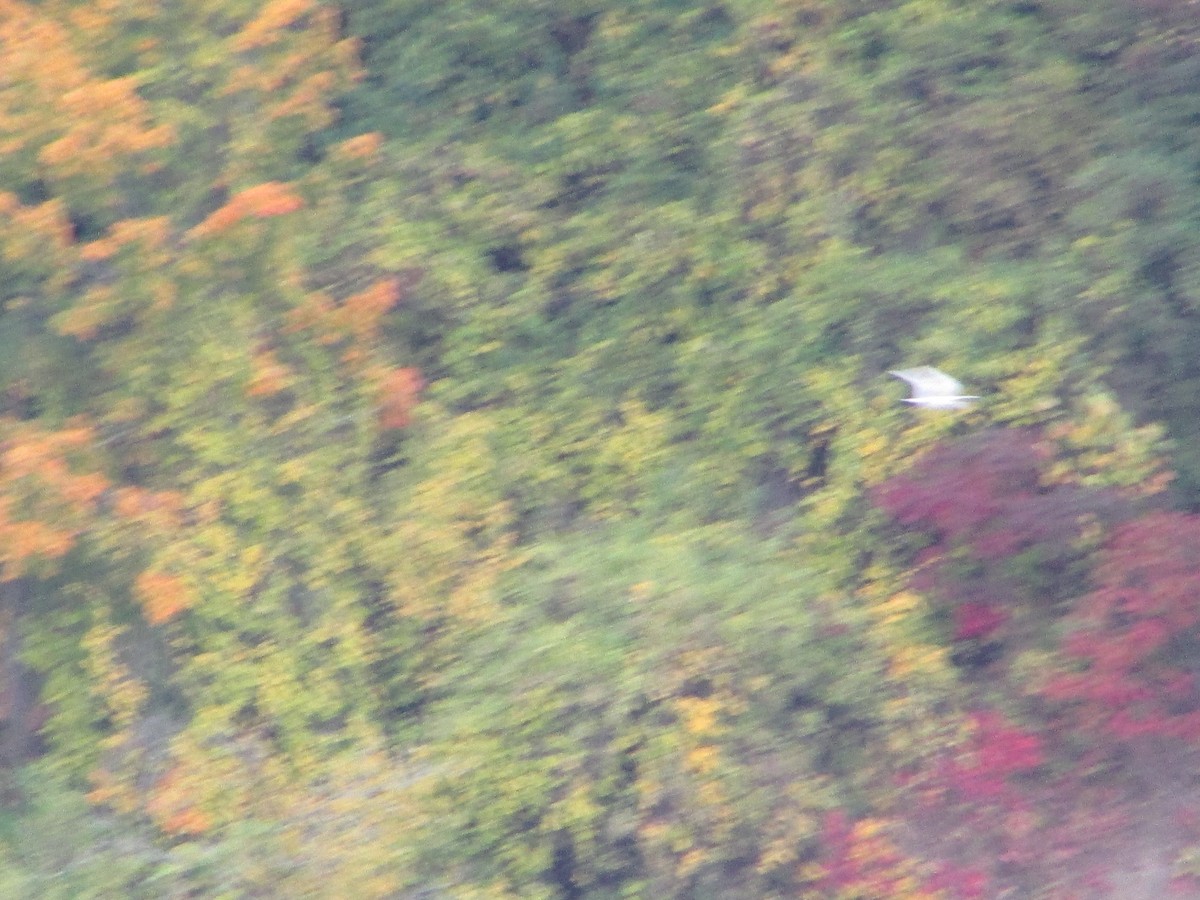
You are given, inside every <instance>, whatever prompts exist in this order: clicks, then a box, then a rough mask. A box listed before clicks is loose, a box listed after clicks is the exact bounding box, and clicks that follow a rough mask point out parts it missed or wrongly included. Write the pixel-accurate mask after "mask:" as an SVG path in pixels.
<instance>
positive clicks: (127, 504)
mask: <svg viewBox="0 0 1200 900" xmlns="http://www.w3.org/2000/svg"><path fill="white" fill-rule="evenodd" d="M112 510H113V512H115V513H116V514H117V515H118V516H120V517H121V518H123V519H128V520H130V521H136V522H146V523H148V524H155V525H159V526H161V527H164V528H168V529H175V528H178V527H179V526H180V525H181V524H182V522H183V495H182V494H179V493H177V492H175V491H148V490H146V489H145V488H140V487H120V488H117V489H116V490H114V491H113V498H112Z"/></svg>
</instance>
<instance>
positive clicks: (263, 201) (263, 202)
mask: <svg viewBox="0 0 1200 900" xmlns="http://www.w3.org/2000/svg"><path fill="white" fill-rule="evenodd" d="M304 205H305V204H304V199H303V198H302V197H301V196H300V195H299V194H297V193H295V192H294V191H293V190H292V188H291V186H290V185H287V184H284V183H283V182H280V181H267V182H264V183H263V184H256V185H255V186H254V187H249V188H246V189H245V190H244V191H239V192H238V193H236V194H234V195H233V196H232V197H231V198H230V199H229V202H227V203H226V204H225V205H224V206H222V207H221V208H220V209H218V210H216V211H215V212H213V213H212V214H210V215H209V216H208V218H207V219H205V220H204V221H203V222H201V223H200V224H199V225H197V226H196V227H195V228H193V229H192V230H191V231H189V232H188V236H189V237H192V238H197V237H209V236H211V235H214V234H221V233H223V232H225V231H228V230H229V229H230V228H232V227H233V226H234V225H236V224H237V223H238V222H241V221H242V220H243V219H248V218H255V219H268V218H271V217H272V216H283V215H287V214H288V213H292V212H295V211H296V210H298V209H303V208H304Z"/></svg>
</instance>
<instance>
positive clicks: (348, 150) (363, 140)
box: [333, 131, 383, 162]
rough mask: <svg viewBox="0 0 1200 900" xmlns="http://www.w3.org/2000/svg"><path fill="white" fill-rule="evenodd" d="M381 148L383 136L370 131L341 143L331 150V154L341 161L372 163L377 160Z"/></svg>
mask: <svg viewBox="0 0 1200 900" xmlns="http://www.w3.org/2000/svg"><path fill="white" fill-rule="evenodd" d="M382 147H383V135H382V134H380V133H379V132H378V131H372V132H369V133H367V134H360V135H359V136H358V137H352V138H350V139H349V140H346V141H342V142H341V143H340V144H338V145H337V146H336V147H334V148H333V153H334V155H335V156H337V157H340V158H342V159H359V160H364V161H366V162H374V161H375V160H376V159H378V157H379V151H380V149H381V148H382Z"/></svg>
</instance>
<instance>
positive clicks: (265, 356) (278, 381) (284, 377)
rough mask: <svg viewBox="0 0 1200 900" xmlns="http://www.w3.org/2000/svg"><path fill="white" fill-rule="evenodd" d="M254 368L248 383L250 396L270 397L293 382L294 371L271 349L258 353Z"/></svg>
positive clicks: (247, 391) (247, 390)
mask: <svg viewBox="0 0 1200 900" xmlns="http://www.w3.org/2000/svg"><path fill="white" fill-rule="evenodd" d="M253 366H254V370H253V373H252V374H251V376H250V381H249V382H247V384H246V394H247V395H248V396H250V397H270V396H271V395H273V394H278V393H279V392H280V391H284V390H286V389H287V388H288V386H289V385H290V384H291V383H292V373H291V370H289V369H288V367H287V366H285V365H284V364H283V363H281V362H280V361H279V360H278V359H277V358H276V356H275V354H274V353H272V352H271V351H270V350H267V351H264V352H262V353H259V354H257V355H256V356H255V357H254V361H253Z"/></svg>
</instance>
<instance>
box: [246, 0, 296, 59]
mask: <svg viewBox="0 0 1200 900" xmlns="http://www.w3.org/2000/svg"><path fill="white" fill-rule="evenodd" d="M314 5H315V4H314V3H313V0H272V2H270V3H267V4H266V5H265V6H264V7H263V8H262V10H261V11H260V12H259V14H258V15H257V16H256V17H255V18H254V19H252V20H251V21H250V22H248V23H247V24H246V26H245V27H244V28H243V29H242V30H241V32H240V33H239V34H238V35H237V37H236V38H234V41H233V46H234V49H236V50H252V49H254V48H256V47H266V46H268V45H270V44H273V43H275V42H277V41H278V40H279V39H280V37H281V36H282V35H283V34H286V29H287V28H288V26H290V25H293V24H295V23H296V22H298V21H299V20H300V19H301V18H302V17H303V16H305V15H306V14H307V13H308V12H309V11H310V10H311V9H312V8H313V6H314Z"/></svg>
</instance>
